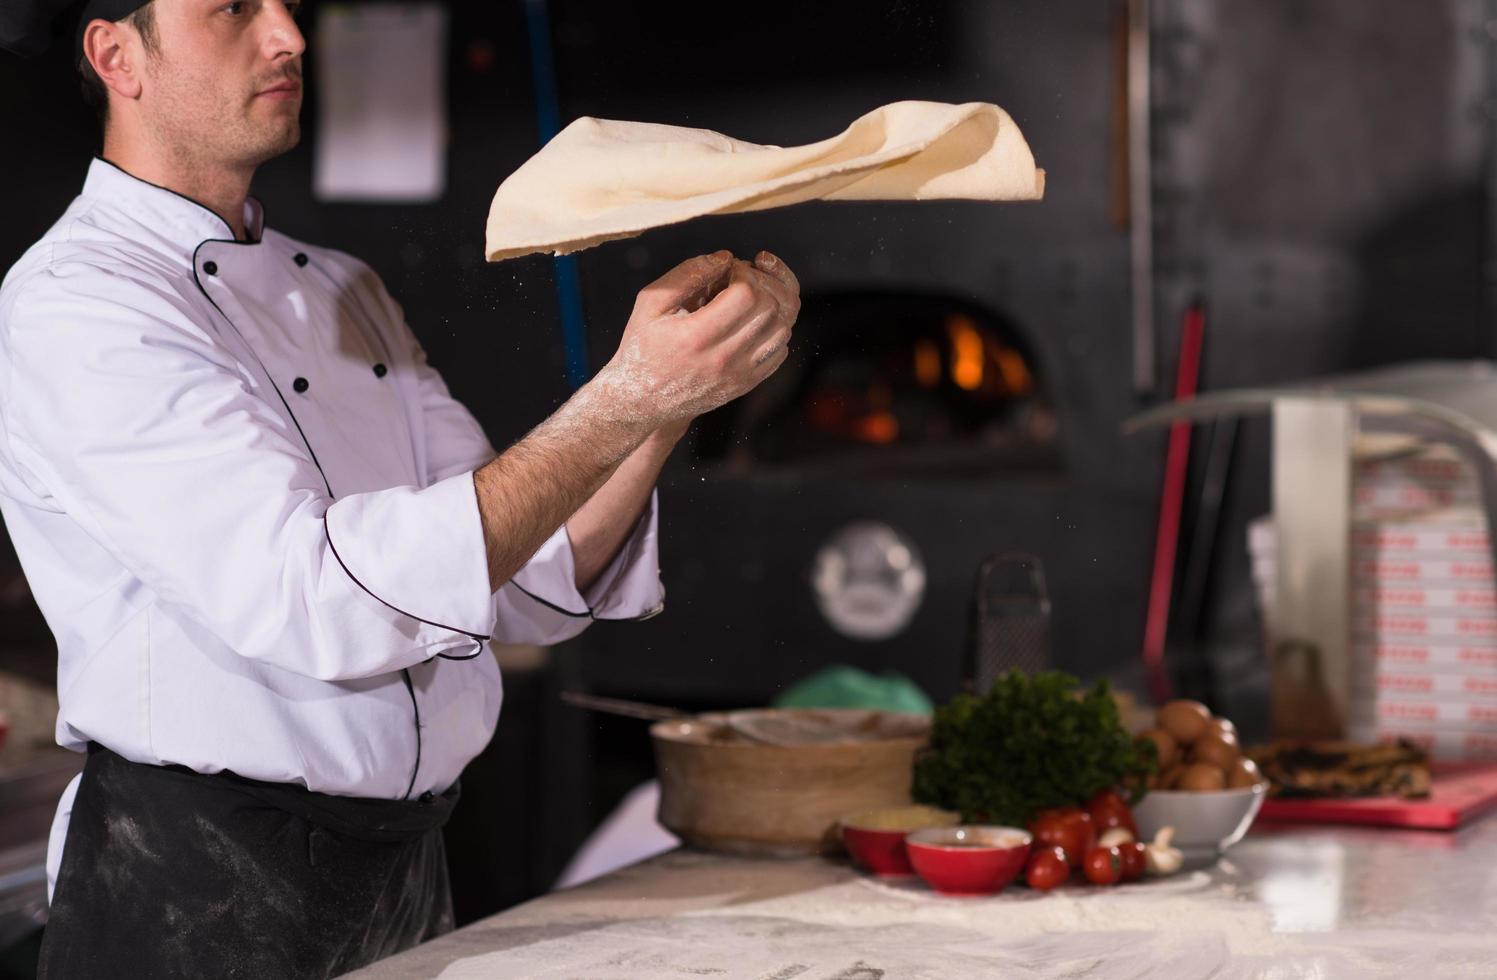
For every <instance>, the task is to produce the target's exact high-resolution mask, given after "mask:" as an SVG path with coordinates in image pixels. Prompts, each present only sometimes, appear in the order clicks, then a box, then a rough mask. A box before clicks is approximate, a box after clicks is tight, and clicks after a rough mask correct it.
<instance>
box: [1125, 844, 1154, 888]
mask: <svg viewBox="0 0 1497 980" xmlns="http://www.w3.org/2000/svg"><path fill="white" fill-rule="evenodd" d="M1118 854H1119V855H1120V856H1121V857H1122V859H1123V873H1122V874H1121V875H1120V876H1119V877H1118V880H1119V881H1137V880H1138V879H1140V878H1142V877H1143V876H1144V871H1146V870H1147V869H1148V867H1149V857H1148V852H1147V851H1145V850H1144V846H1143V845H1142V844H1140V843H1138V842H1137V841H1134V842H1133V843H1132V844H1119V845H1118Z"/></svg>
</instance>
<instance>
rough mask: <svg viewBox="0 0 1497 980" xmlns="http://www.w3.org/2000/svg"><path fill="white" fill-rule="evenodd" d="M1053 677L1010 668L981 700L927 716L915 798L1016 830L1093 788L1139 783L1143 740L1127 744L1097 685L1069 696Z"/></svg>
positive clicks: (1070, 685)
mask: <svg viewBox="0 0 1497 980" xmlns="http://www.w3.org/2000/svg"><path fill="white" fill-rule="evenodd" d="M1078 686H1079V682H1078V681H1077V680H1076V678H1074V677H1071V676H1069V675H1067V674H1063V673H1058V672H1055V671H1047V672H1044V673H1039V674H1034V675H1027V674H1024V673H1021V672H1020V671H1017V670H1015V671H1010V672H1009V673H1008V674H1005V675H1004V676H1002V677H1000V678H999V679H998V680H997V681H995V682H994V683H993V687H992V689H991V690H989V691H988V693H987V694H986V695H983V696H980V697H979V696H976V695H972V694H960V695H957V697H955V698H954V699H952V700H951V701H950V702H949V703H947V704H945V705H943V706H941V707H940V708H938V709H937V710H936V713H935V718H934V720H933V722H932V726H931V739H930V746H929V747H928V748H927V749H925V750H924V751H923V752H922V753H921V755H920V756H919V757H918V758H917V759H916V762H915V784H914V795H915V799H916V800H918V801H920V802H922V803H929V804H932V805H933V806H938V807H943V808H945V809H948V810H956V811H958V812H960V813H961V815H962V819H963V820H967V821H973V822H981V823H992V824H1002V825H1005V826H1010V827H1023V826H1026V825H1027V824H1028V823H1029V821H1030V819H1031V818H1032V817H1033V816H1034V815H1035V814H1036V813H1037V812H1038V811H1040V810H1044V809H1048V808H1050V807H1057V806H1073V805H1085V803H1086V801H1087V800H1088V799H1090V798H1091V796H1092V795H1093V794H1094V793H1096V792H1097V791H1098V790H1101V789H1105V788H1108V787H1113V786H1124V785H1134V786H1141V785H1142V782H1143V779H1142V777H1144V776H1146V775H1147V774H1148V773H1150V772H1152V771H1154V768H1155V764H1156V763H1155V756H1154V752H1153V745H1152V743H1147V742H1145V743H1135V742H1134V740H1133V739H1132V738H1130V737H1129V735H1128V732H1127V731H1126V730H1125V729H1124V728H1123V725H1122V721H1121V720H1120V719H1119V717H1118V708H1117V703H1116V702H1115V701H1114V700H1113V699H1112V695H1111V693H1110V692H1109V688H1108V685H1107V682H1106V681H1098V682H1097V683H1096V684H1095V685H1094V686H1093V687H1092V688H1091V690H1089V691H1086V692H1085V693H1080V692H1078V691H1077V687H1078Z"/></svg>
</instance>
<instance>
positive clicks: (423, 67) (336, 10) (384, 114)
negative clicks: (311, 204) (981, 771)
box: [313, 3, 447, 202]
mask: <svg viewBox="0 0 1497 980" xmlns="http://www.w3.org/2000/svg"><path fill="white" fill-rule="evenodd" d="M316 44H317V48H316V50H317V96H318V105H319V111H318V117H317V145H316V149H315V162H314V167H313V169H314V174H313V188H314V192H315V193H316V195H317V198H318V199H319V200H323V201H406V202H422V201H434V200H436V199H438V198H440V197H441V196H442V193H443V191H444V190H445V188H446V182H447V166H446V148H447V112H446V53H447V11H446V8H445V7H443V6H441V5H440V4H436V3H377V4H361V5H357V6H354V5H347V4H334V5H330V6H327V7H324V8H323V10H322V13H321V16H320V17H319V18H318V22H317V42H316Z"/></svg>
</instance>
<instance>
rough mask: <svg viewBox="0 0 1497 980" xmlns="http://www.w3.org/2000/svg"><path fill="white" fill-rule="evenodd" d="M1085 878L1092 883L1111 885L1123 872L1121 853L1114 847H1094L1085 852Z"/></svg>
mask: <svg viewBox="0 0 1497 980" xmlns="http://www.w3.org/2000/svg"><path fill="white" fill-rule="evenodd" d="M1084 870H1085V871H1086V880H1087V881H1089V882H1091V883H1092V884H1094V885H1111V884H1114V883H1115V882H1116V881H1117V880H1118V876H1119V875H1121V874H1122V873H1123V855H1122V854H1121V853H1120V852H1119V851H1118V849H1117V848H1116V847H1094V848H1092V849H1091V850H1090V851H1088V852H1087V854H1086V864H1085V865H1084Z"/></svg>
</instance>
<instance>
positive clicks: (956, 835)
mask: <svg viewBox="0 0 1497 980" xmlns="http://www.w3.org/2000/svg"><path fill="white" fill-rule="evenodd" d="M1033 842H1034V837H1033V836H1031V835H1030V833H1029V832H1028V831H1027V830H1020V829H1019V828H1017V827H990V826H986V825H974V824H968V825H965V826H961V827H932V828H929V829H927V830H917V831H915V832H914V833H912V834H910V835H909V836H908V837H906V838H905V850H906V852H907V853H908V854H909V856H910V863H911V864H912V865H914V868H915V873H916V874H918V875H919V876H920V877H922V878H924V879H925V881H926V883H927V884H928V885H930V886H931V887H932V888H934V889H935V890H936V891H938V892H940V893H941V894H943V895H991V894H993V893H994V892H997V891H1002V890H1003V888H1005V887H1006V886H1007V885H1008V884H1009V882H1011V881H1013V880H1014V879H1015V878H1017V877H1018V876H1019V872H1020V871H1023V870H1024V862H1025V861H1026V860H1028V858H1029V846H1030V844H1032V843H1033Z"/></svg>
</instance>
